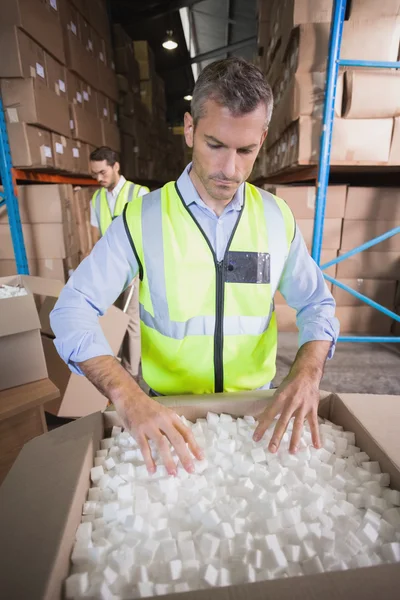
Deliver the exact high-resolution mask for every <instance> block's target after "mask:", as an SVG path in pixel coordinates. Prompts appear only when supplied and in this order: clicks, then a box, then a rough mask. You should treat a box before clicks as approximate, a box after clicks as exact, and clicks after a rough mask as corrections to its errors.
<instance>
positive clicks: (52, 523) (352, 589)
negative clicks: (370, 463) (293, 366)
mask: <svg viewBox="0 0 400 600" xmlns="http://www.w3.org/2000/svg"><path fill="white" fill-rule="evenodd" d="M271 395H272V392H249V393H246V394H232V395H228V394H219V395H218V396H215V395H213V396H209V397H207V398H206V399H205V398H204V397H199V396H197V397H196V396H193V397H186V398H185V397H175V398H166V399H164V402H165V404H167V405H168V406H171V407H173V408H174V409H175V410H176V411H177V412H178V413H180V414H185V416H186V417H188V418H192V419H195V418H198V417H203V416H205V414H206V412H207V411H208V410H213V411H215V412H221V411H223V412H226V413H231V414H232V415H234V416H240V415H243V414H253V415H258V414H259V413H260V412H261V411H262V410H263V408H265V406H266V402H267V399H268V398H270V397H271ZM320 414H321V415H322V416H324V417H327V418H329V419H331V420H332V421H334V422H335V423H337V424H341V425H343V426H344V428H345V429H347V430H350V431H354V432H355V434H356V443H357V445H358V446H360V447H361V449H362V450H364V451H366V452H367V453H368V454H369V455H370V456H371V459H372V460H378V461H379V462H380V464H381V466H382V469H383V470H384V471H386V472H389V473H390V475H391V479H392V484H393V486H394V487H395V488H397V489H399V488H400V438H399V435H398V430H399V427H400V398H399V397H390V396H368V395H354V394H344V395H343V396H342V397H341V398H339V397H338V396H335V395H333V394H332V395H329V394H327V393H324V392H321V403H320ZM116 423H118V418H117V416H116V414H115V413H105V414H104V416H102V415H101V414H100V413H95V414H93V415H90V416H88V417H86V418H84V419H79V420H77V421H75V422H74V423H71V424H69V425H65V426H64V427H61V428H59V429H56V430H54V431H52V432H50V433H48V434H46V435H44V436H41V437H39V438H36V439H35V440H33V441H32V442H30V443H29V444H28V445H27V446H26V447H25V448H24V449H23V451H22V452H21V454H20V456H19V457H18V459H17V461H16V462H15V464H14V466H13V468H12V469H11V471H10V473H9V475H8V477H7V478H6V480H5V482H4V484H3V486H2V487H1V488H0V503H1V505H2V513H1V516H0V537H1V539H7V540H8V543H7V552H5V553H4V557H3V558H2V567H3V568H2V571H1V574H0V585H1V589H2V593H3V594H4V595H5V597H6V598H15V599H21V600H25V598H29V599H30V600H58V599H60V598H61V590H62V583H63V580H64V578H65V577H66V576H67V575H68V571H69V556H70V552H71V548H72V545H73V541H74V535H75V531H76V528H77V526H78V524H79V522H80V518H81V511H82V505H83V503H84V501H85V499H86V493H87V488H88V486H89V470H90V468H91V466H92V464H93V456H94V452H95V450H96V449H97V448H98V447H99V441H100V439H101V437H103V435H104V429H108V428H109V427H110V426H111V425H113V424H116ZM60 465H62V469H61V468H60ZM21 485H23V486H24V487H25V488H26V489H29V498H27V497H26V496H25V495H23V494H21V493H20V490H21ZM39 545H40V553H38V546H39ZM399 586H400V569H399V566H398V565H383V566H378V567H371V568H363V569H351V570H349V571H340V572H333V573H325V574H320V575H314V576H303V577H298V578H295V579H292V578H288V579H280V580H274V581H265V582H259V583H254V584H248V585H241V586H230V587H226V588H213V589H208V590H202V591H198V592H190V593H188V594H186V596H187V598H190V599H192V600H245V599H247V598H252V599H253V598H254V599H257V600H277V599H278V600H305V599H307V600H308V599H311V598H313V599H314V598H315V599H322V598H324V599H326V600H343V599H346V600H347V599H348V600H350V599H351V600H358V599H360V600H361V598H362V599H363V600H376V599H377V598H382V599H385V600H386V599H387V600H392V599H393V600H394V599H397V598H398V589H399ZM180 597H181V596H180V595H179V596H178V595H176V594H170V595H168V596H165V598H166V600H170V599H171V600H172V599H173V598H174V599H175V598H176V599H178V598H180ZM182 597H184V596H182Z"/></svg>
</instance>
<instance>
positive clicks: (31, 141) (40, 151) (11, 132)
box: [7, 123, 54, 168]
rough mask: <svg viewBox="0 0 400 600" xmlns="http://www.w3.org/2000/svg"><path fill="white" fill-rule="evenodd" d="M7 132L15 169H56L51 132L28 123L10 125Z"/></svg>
mask: <svg viewBox="0 0 400 600" xmlns="http://www.w3.org/2000/svg"><path fill="white" fill-rule="evenodd" d="M7 131H8V139H9V142H10V150H11V159H12V164H13V166H14V167H20V168H22V167H48V168H53V167H54V159H53V151H52V148H51V134H50V132H49V131H46V130H44V129H40V128H39V127H33V126H32V125H27V124H26V123H9V124H8V126H7Z"/></svg>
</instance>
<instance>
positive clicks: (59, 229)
mask: <svg viewBox="0 0 400 600" xmlns="http://www.w3.org/2000/svg"><path fill="white" fill-rule="evenodd" d="M22 231H23V234H24V241H25V249H26V254H27V257H28V258H36V259H38V258H43V259H45V258H67V256H72V255H74V254H76V253H77V252H78V250H79V248H78V244H77V240H76V239H75V235H74V236H70V235H69V234H68V230H67V227H66V225H65V224H61V223H36V224H34V225H28V224H26V225H23V226H22ZM0 247H1V253H2V258H8V259H10V258H13V257H14V250H13V246H12V242H11V237H10V228H9V226H8V225H0Z"/></svg>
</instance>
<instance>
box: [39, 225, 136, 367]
mask: <svg viewBox="0 0 400 600" xmlns="http://www.w3.org/2000/svg"><path fill="white" fill-rule="evenodd" d="M138 270H139V267H138V262H137V260H136V258H135V255H134V252H133V250H132V247H131V244H130V241H129V238H128V235H127V233H126V230H125V224H124V220H123V217H122V216H121V217H118V218H117V219H115V221H114V222H113V223H112V225H111V226H110V227H109V228H108V230H107V232H106V234H105V236H104V237H102V238H101V239H100V241H99V242H98V243H97V244H96V245H95V247H94V248H93V250H92V252H91V254H90V255H89V256H88V257H87V258H85V260H84V261H82V263H81V264H80V265H79V267H78V268H77V269H76V270H75V271H74V273H73V274H72V276H71V277H70V279H69V280H68V282H67V284H66V286H65V287H64V288H63V290H62V292H61V294H60V297H59V299H58V301H57V303H56V305H55V307H54V310H53V311H52V313H51V315H50V322H51V327H52V329H53V331H54V333H55V336H56V338H55V341H54V343H55V346H56V348H57V351H58V353H59V354H60V356H61V358H62V359H63V360H64V361H65V362H66V363H67V365H68V366H69V367H70V369H71V371H73V372H75V373H79V374H82V371H81V369H80V368H79V363H80V362H83V361H85V360H88V359H90V358H95V357H97V356H104V355H108V356H113V352H112V351H111V348H110V346H109V344H108V342H107V340H106V338H105V336H104V333H103V330H102V328H101V326H100V324H99V317H100V316H102V315H104V313H105V312H106V311H107V309H108V308H109V306H111V304H113V303H114V302H115V300H116V299H117V298H118V296H119V295H120V294H121V292H122V291H123V290H125V289H126V288H127V287H128V285H129V284H130V283H131V282H132V279H133V278H134V277H135V276H136V275H137V273H138Z"/></svg>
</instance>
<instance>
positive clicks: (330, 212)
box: [268, 185, 400, 219]
mask: <svg viewBox="0 0 400 600" xmlns="http://www.w3.org/2000/svg"><path fill="white" fill-rule="evenodd" d="M268 190H269V191H270V192H271V193H272V194H275V195H276V196H278V197H279V198H282V199H283V200H285V202H286V204H288V205H289V207H290V209H291V211H292V213H293V215H294V218H295V219H313V218H314V213H315V195H316V188H315V186H310V185H280V186H271V187H268ZM346 195H347V186H346V185H330V186H328V189H327V198H326V209H325V219H343V217H344V214H345V206H346ZM399 198H400V191H399Z"/></svg>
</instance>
